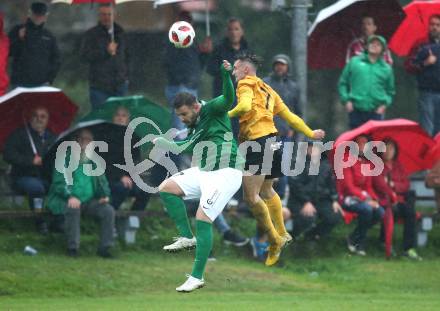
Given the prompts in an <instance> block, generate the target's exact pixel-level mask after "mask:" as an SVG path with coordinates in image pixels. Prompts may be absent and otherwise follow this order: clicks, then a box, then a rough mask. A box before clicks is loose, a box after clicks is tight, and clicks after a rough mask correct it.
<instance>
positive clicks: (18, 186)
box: [3, 108, 56, 233]
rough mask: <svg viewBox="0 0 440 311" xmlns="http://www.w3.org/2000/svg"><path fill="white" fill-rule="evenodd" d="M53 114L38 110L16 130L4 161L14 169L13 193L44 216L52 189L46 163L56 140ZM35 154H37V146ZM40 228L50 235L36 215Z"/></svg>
mask: <svg viewBox="0 0 440 311" xmlns="http://www.w3.org/2000/svg"><path fill="white" fill-rule="evenodd" d="M48 122H49V112H48V111H47V110H46V109H45V108H36V109H35V110H34V111H33V112H32V114H31V119H30V122H29V124H27V125H26V126H24V127H22V128H19V129H17V130H15V131H14V132H13V133H12V134H11V135H10V136H9V137H8V139H7V140H6V144H5V148H4V151H3V158H4V160H5V161H6V162H8V163H9V164H10V165H11V166H12V168H11V183H12V185H11V186H12V189H13V190H14V191H16V192H17V193H20V194H24V195H27V196H28V198H29V207H30V209H31V210H32V211H35V212H41V210H42V207H43V198H44V196H45V195H46V191H47V189H48V188H49V185H48V184H47V181H46V180H45V179H44V176H45V175H44V172H43V166H42V164H43V160H42V158H44V156H45V154H46V153H47V151H48V150H49V147H50V146H51V145H52V144H53V143H54V141H55V139H56V136H55V135H54V133H52V132H51V131H50V130H49V129H48V128H47V124H48ZM32 145H34V147H35V151H36V152H34V150H33V146H32ZM36 217H37V218H36V224H37V228H38V230H39V231H40V232H41V233H47V225H46V223H45V222H44V220H43V218H42V217H41V216H39V215H38V214H36Z"/></svg>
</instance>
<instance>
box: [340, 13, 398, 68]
mask: <svg viewBox="0 0 440 311" xmlns="http://www.w3.org/2000/svg"><path fill="white" fill-rule="evenodd" d="M361 31H362V36H361V37H359V38H356V39H354V41H353V42H351V43H350V45H349V46H348V48H347V57H346V63H348V62H349V61H350V59H351V58H352V57H353V56H359V55H362V54H363V53H364V51H365V49H366V48H367V41H368V38H369V37H370V36H373V35H375V34H376V31H377V25H376V22H375V20H374V18H373V17H371V16H364V17H363V18H362V27H361ZM383 59H384V60H385V61H386V62H387V63H388V64H389V65H391V66H392V65H393V58H392V57H391V53H390V50H389V49H386V50H385V52H384V53H383Z"/></svg>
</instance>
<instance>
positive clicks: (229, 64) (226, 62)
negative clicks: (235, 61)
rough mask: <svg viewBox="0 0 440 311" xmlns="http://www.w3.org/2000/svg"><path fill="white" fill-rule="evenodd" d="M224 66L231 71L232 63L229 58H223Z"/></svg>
mask: <svg viewBox="0 0 440 311" xmlns="http://www.w3.org/2000/svg"><path fill="white" fill-rule="evenodd" d="M223 67H224V68H225V69H226V70H227V71H231V70H232V65H231V63H230V62H228V61H227V60H223Z"/></svg>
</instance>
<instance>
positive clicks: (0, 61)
mask: <svg viewBox="0 0 440 311" xmlns="http://www.w3.org/2000/svg"><path fill="white" fill-rule="evenodd" d="M3 25H4V24H3V14H1V13H0V96H2V95H3V94H5V93H6V91H7V90H8V86H9V77H8V72H7V69H8V56H9V38H8V36H7V35H6V34H5V33H4V28H3Z"/></svg>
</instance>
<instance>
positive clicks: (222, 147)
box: [156, 66, 244, 171]
mask: <svg viewBox="0 0 440 311" xmlns="http://www.w3.org/2000/svg"><path fill="white" fill-rule="evenodd" d="M222 78H223V95H221V96H219V97H216V98H214V99H212V100H210V101H207V102H204V101H202V102H201V105H202V107H201V109H200V112H199V116H198V117H197V121H196V122H195V124H194V126H193V127H191V128H189V129H188V130H189V132H188V137H187V138H186V139H185V140H183V141H178V142H170V141H168V140H166V139H165V138H159V139H158V140H157V141H156V145H157V146H159V147H161V148H163V149H168V150H170V151H171V152H174V153H177V152H179V153H180V152H186V153H191V154H193V157H194V158H193V163H196V165H197V166H198V167H199V168H200V169H201V170H206V171H214V170H218V169H221V168H226V167H232V168H237V169H242V166H243V164H244V159H243V157H241V155H240V154H239V151H238V147H237V142H236V141H235V139H234V138H233V134H232V128H231V120H230V119H229V116H228V111H229V109H230V108H231V106H232V103H233V102H234V96H235V95H234V86H233V84H232V81H231V77H230V74H229V72H228V71H227V70H226V69H224V68H223V66H222Z"/></svg>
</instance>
